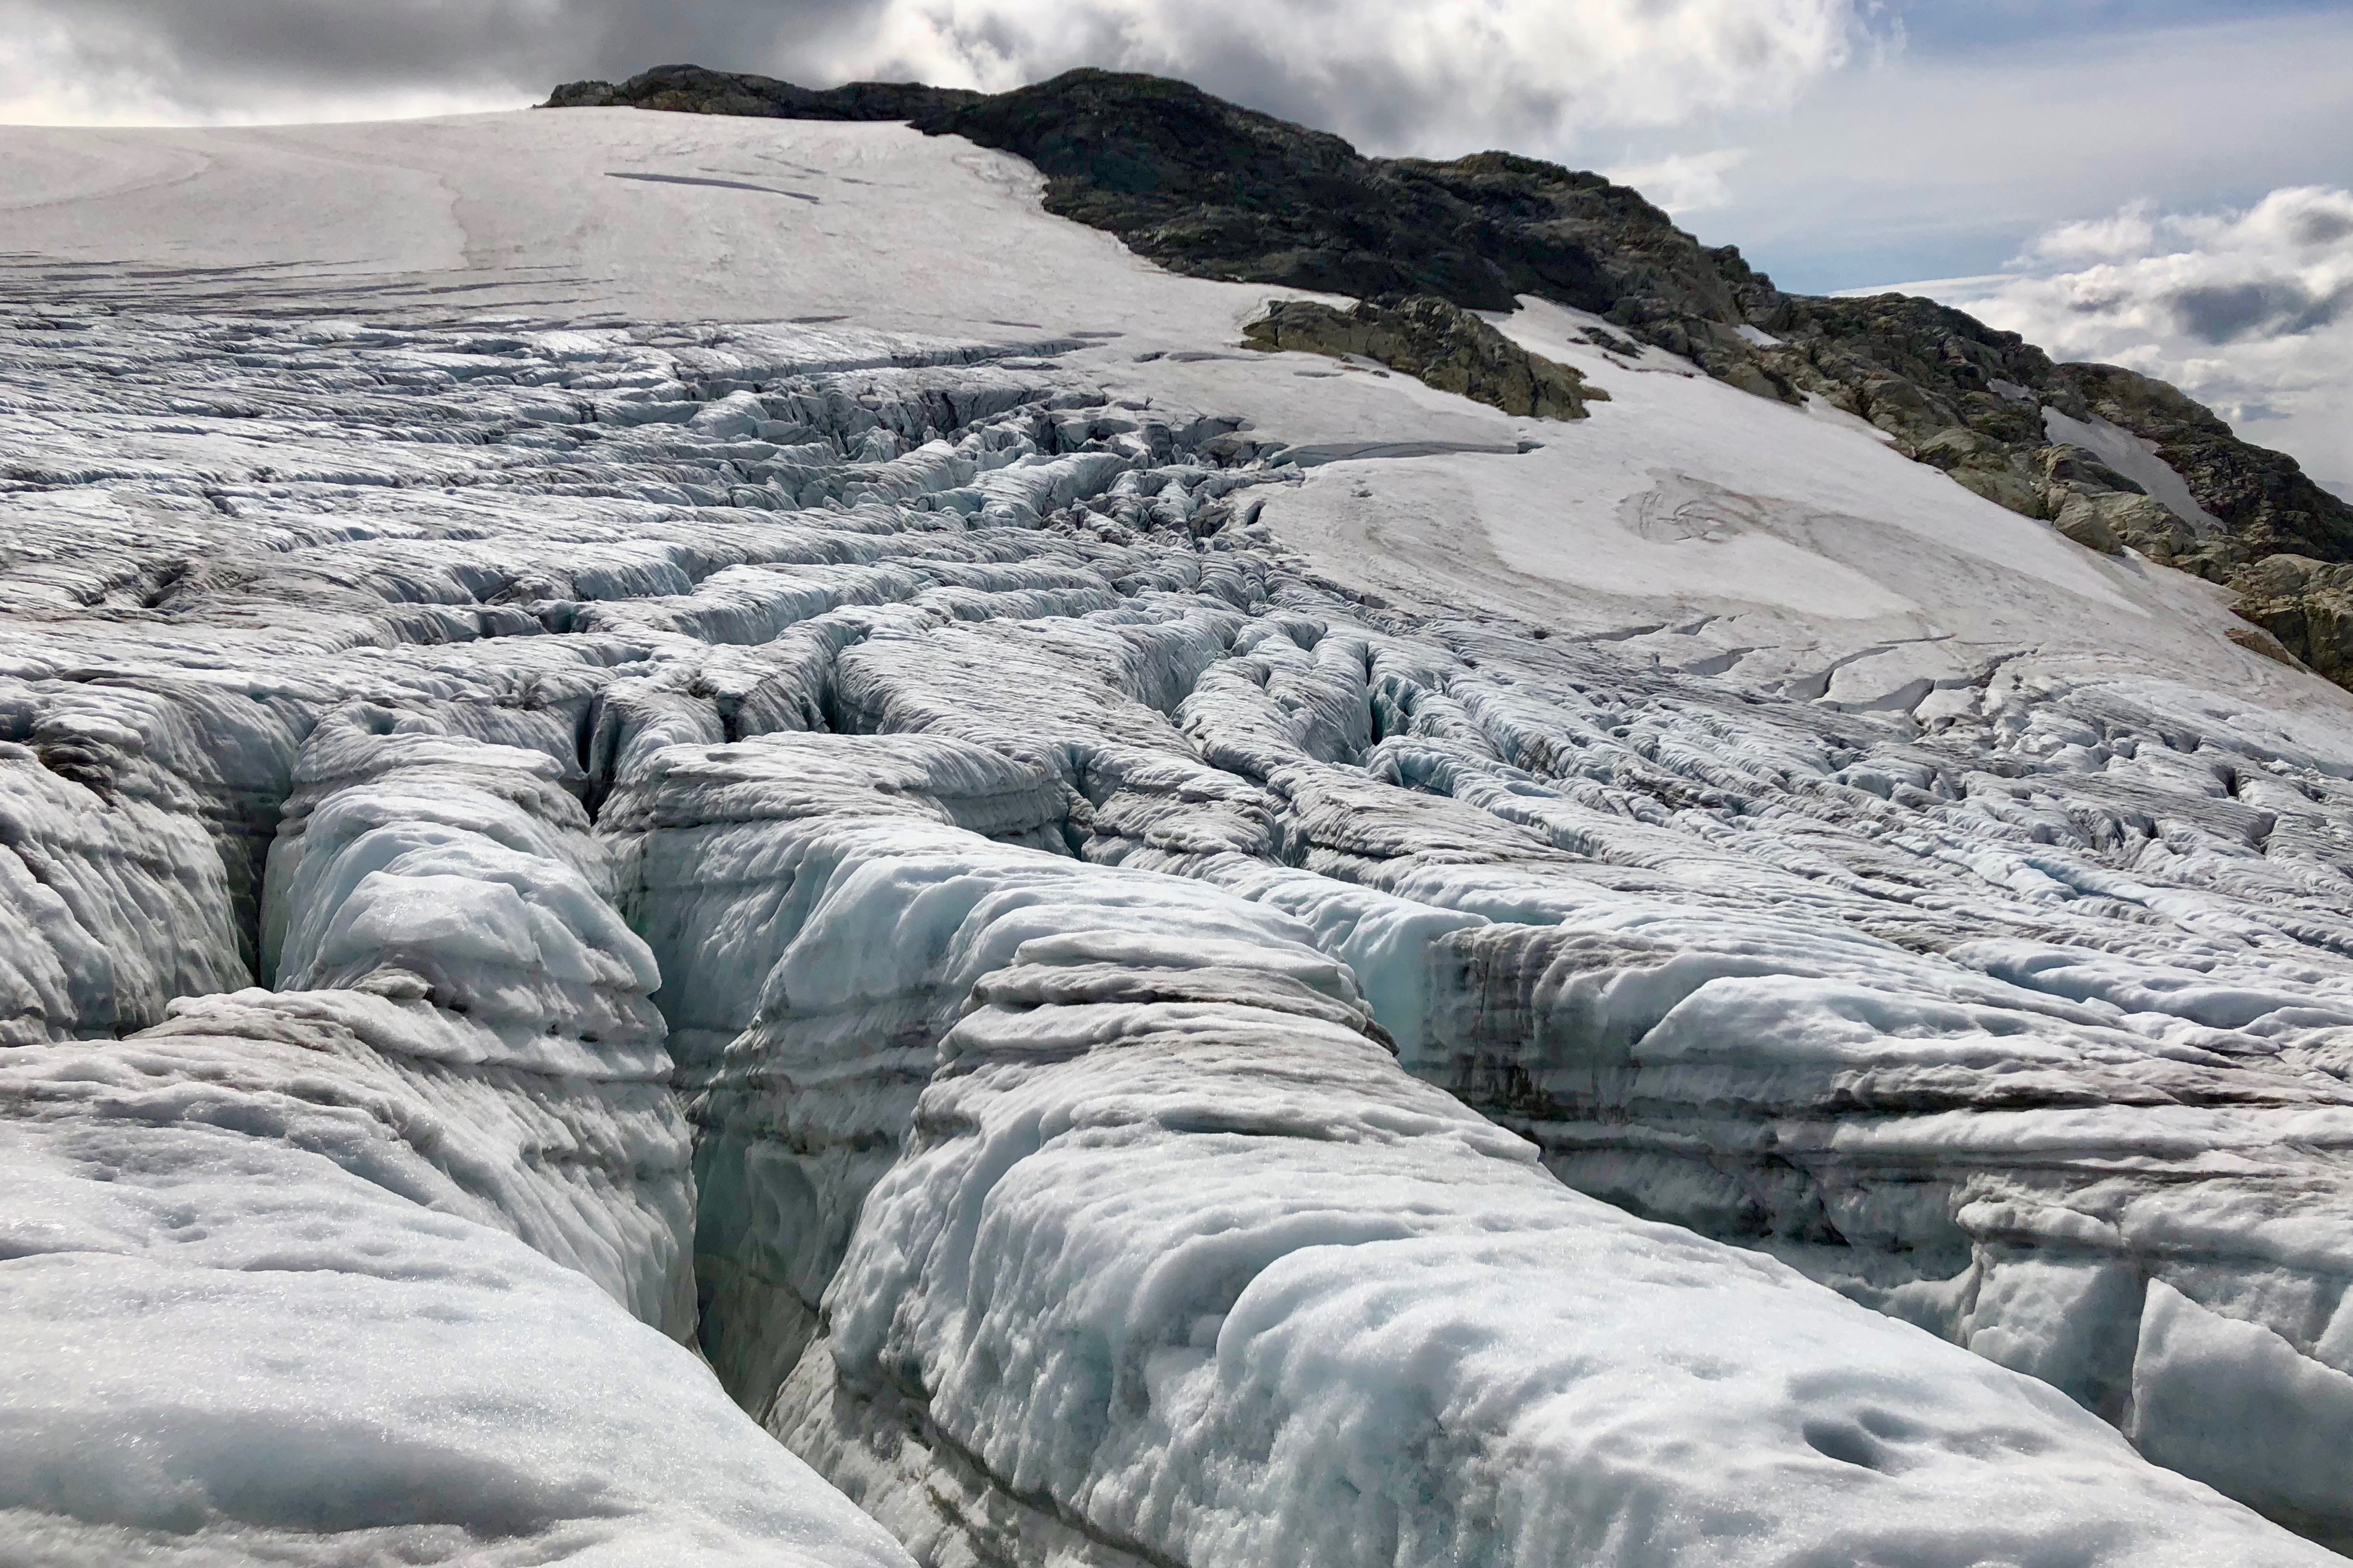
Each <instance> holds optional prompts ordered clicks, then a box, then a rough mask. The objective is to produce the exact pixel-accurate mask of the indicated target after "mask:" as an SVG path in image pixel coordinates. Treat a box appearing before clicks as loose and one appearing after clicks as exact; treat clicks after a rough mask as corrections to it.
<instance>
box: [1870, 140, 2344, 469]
mask: <svg viewBox="0 0 2353 1568" xmlns="http://www.w3.org/2000/svg"><path fill="white" fill-rule="evenodd" d="M1902 287H1905V288H1907V289H1910V290H1912V291H1915V292H1920V293H1926V294H1931V295H1933V296H1935V297H1936V298H1938V299H1941V300H1945V301H1947V303H1949V304H1953V305H1957V306H1959V307H1960V308H1961V309H1963V310H1968V311H1969V312H1970V313H1971V314H1973V315H1976V316H1978V317H1980V318H1982V319H1983V320H1984V321H1988V322H1989V323H1990V324H1992V325H1994V326H1998V327H2003V328H2007V329H2009V330H2010V331H2018V332H2022V333H2024V334H2025V335H2026V337H2027V338H2028V339H2029V340H2030V341H2031V342H2036V343H2040V344H2041V345H2042V347H2043V348H2045V349H2047V350H2049V351H2050V352H2051V353H2052V354H2053V355H2054V356H2056V357H2058V358H2060V359H2073V360H2098V361H2104V362H2105V363H2111V364H2121V365H2126V366H2128V367H2130V368H2131V369H2134V370H2137V371H2141V372H2143V373H2145V374H2150V375H2155V376H2158V377H2160V378H2162V379H2164V380H2166V381H2169V382H2172V383H2173V384H2176V385H2178V386H2179V387H2180V388H2181V389H2182V390H2183V391H2185V392H2187V393H2189V395H2191V396H2193V397H2196V398H2198V399H2199V400H2200V402H2202V403H2205V404H2207V405H2209V406H2211V407H2212V408H2213V409H2214V411H2215V412H2216V413H2218V414H2220V415H2221V416H2222V417H2223V418H2225V419H2227V420H2229V421H2230V422H2231V423H2232V426H2234V427H2235V428H2237V429H2238V431H2239V433H2240V434H2241V435H2242V436H2243V437H2247V438H2248V439H2250V440H2253V441H2257V442H2260V443H2262V444H2263V445H2266V446H2272V447H2277V448H2279V449H2280V450H2283V451H2285V452H2287V453H2289V454H2291V455H2292V456H2294V457H2295V458H2297V459H2298V460H2299V461H2301V462H2302V463H2303V464H2304V466H2305V467H2306V468H2307V469H2309V470H2310V471H2311V472H2312V473H2313V474H2314V476H2315V477H2316V478H2317V479H2321V480H2322V481H2323V482H2324V483H2327V484H2330V485H2331V486H2332V487H2335V488H2339V489H2342V488H2344V487H2346V486H2347V485H2348V483H2353V191H2347V190H2343V189H2339V188H2337V187H2333V186H2324V185H2297V186H2292V187H2289V188H2286V189H2282V190H2275V191H2274V192H2272V193H2271V194H2270V195H2266V196H2264V197H2263V199H2262V200H2261V201H2259V202H2257V203H2255V204H2254V205H2253V206H2251V207H2247V208H2243V209H2233V210H2222V211H2193V212H2165V211H2160V210H2158V208H2157V206H2156V205H2154V204H2151V203H2148V202H2137V203H2135V204H2133V205H2128V206H2126V207H2124V208H2122V209H2121V210H2119V211H2118V212H2116V214H2114V215H2113V216H2108V217H2105V218H2097V219H2093V220H2089V221H2084V222H2077V223H2069V224H2063V225H2060V226H2055V227H2053V228H2052V229H2050V230H2048V231H2047V232H2045V233H2043V234H2042V235H2040V236H2038V237H2036V238H2035V239H2034V240H2033V241H2032V242H2031V243H2030V244H2029V245H2028V246H2027V247H2026V248H2025V250H2024V251H2023V252H2022V253H2021V255H2020V256H2019V258H2017V259H2016V260H2015V261H2014V262H2012V263H2011V265H2010V268H2008V269H2007V270H2005V271H2004V272H2002V273H2000V274H1997V275H1994V276H1992V277H1988V278H1975V279H1948V280H1947V281H1945V282H1942V283H1928V284H1913V285H1904V286H1902Z"/></svg>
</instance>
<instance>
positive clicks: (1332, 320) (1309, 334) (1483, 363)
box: [1242, 294, 1609, 419]
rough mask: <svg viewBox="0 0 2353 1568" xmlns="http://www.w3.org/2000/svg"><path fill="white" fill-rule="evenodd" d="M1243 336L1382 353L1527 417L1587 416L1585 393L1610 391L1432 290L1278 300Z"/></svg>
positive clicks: (1374, 355) (1271, 344) (1272, 347)
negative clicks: (1386, 297) (1385, 296)
mask: <svg viewBox="0 0 2353 1568" xmlns="http://www.w3.org/2000/svg"><path fill="white" fill-rule="evenodd" d="M1242 337H1243V341H1245V342H1248V343H1249V344H1250V346H1251V347H1252V348H1255V349H1264V350H1266V351H1268V352H1270V353H1271V352H1273V351H1276V350H1279V349H1295V350H1300V351H1303V352H1304V353H1318V354H1330V355H1332V356H1333V357H1335V358H1346V357H1348V356H1349V355H1352V354H1353V355H1359V356H1362V357H1364V358H1366V359H1373V360H1378V361H1379V362H1380V363H1383V364H1385V365H1388V367H1389V368H1390V369H1392V370H1397V371H1401V372H1403V373H1404V374H1407V375H1410V376H1416V377H1419V379H1420V380H1422V381H1424V382H1427V383H1428V384H1430V385H1431V386H1434V387H1436V388H1438V389H1439V390H1440V392H1452V393H1459V394H1460V395H1462V396H1464V397H1468V398H1470V399H1471V400H1472V402H1474V403H1483V404H1486V405H1488V406H1489V407H1492V408H1500V409H1502V410H1503V411H1504V413H1506V414H1513V415H1518V416H1521V417H1523V418H1526V417H1534V418H1538V419H1582V418H1584V417H1585V405H1586V404H1587V403H1588V401H1596V400H1598V401H1601V402H1607V401H1609V394H1608V393H1606V392H1604V391H1602V390H1601V389H1600V388H1599V387H1595V386H1588V385H1587V384H1586V383H1585V378H1584V377H1583V376H1581V375H1579V374H1577V372H1576V371H1574V370H1571V369H1570V368H1569V367H1568V366H1567V365H1565V364H1555V363H1553V362H1552V361H1550V360H1548V359H1546V358H1545V357H1544V356H1542V355H1541V354H1532V353H1528V351H1527V350H1525V349H1524V348H1522V347H1520V345H1519V344H1517V343H1515V342H1512V340H1511V339H1509V338H1507V337H1505V336H1504V334H1503V333H1501V332H1499V331H1496V330H1495V329H1494V328H1493V327H1491V326H1489V325H1488V324H1487V323H1486V322H1485V321H1481V320H1480V319H1479V318H1478V317H1477V316H1474V315H1472V313H1471V312H1470V311H1468V310H1464V309H1462V308H1461V306H1459V305H1455V304H1451V303H1449V302H1448V301H1446V300H1440V299H1438V298H1436V297H1435V296H1433V295H1429V294H1417V295H1415V296H1413V297H1412V298H1410V299H1408V300H1401V301H1399V302H1398V303H1397V304H1395V305H1377V304H1374V303H1371V302H1370V301H1366V302H1364V303H1360V304H1358V305H1357V306H1356V308H1355V309H1354V310H1339V309H1337V308H1335V307H1334V306H1331V305H1323V304H1318V303H1316V302H1315V301H1314V300H1276V301H1274V303H1272V304H1271V305H1270V306H1268V307H1267V312H1266V314H1265V315H1263V316H1261V317H1260V318H1259V319H1258V320H1257V321H1252V322H1250V325H1248V326H1246V327H1244V328H1243V329H1242Z"/></svg>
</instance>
